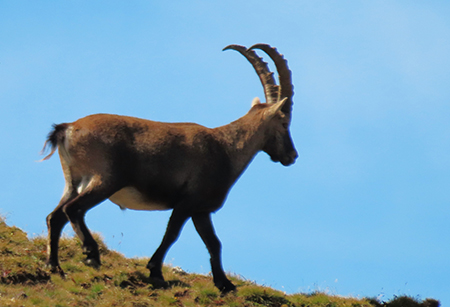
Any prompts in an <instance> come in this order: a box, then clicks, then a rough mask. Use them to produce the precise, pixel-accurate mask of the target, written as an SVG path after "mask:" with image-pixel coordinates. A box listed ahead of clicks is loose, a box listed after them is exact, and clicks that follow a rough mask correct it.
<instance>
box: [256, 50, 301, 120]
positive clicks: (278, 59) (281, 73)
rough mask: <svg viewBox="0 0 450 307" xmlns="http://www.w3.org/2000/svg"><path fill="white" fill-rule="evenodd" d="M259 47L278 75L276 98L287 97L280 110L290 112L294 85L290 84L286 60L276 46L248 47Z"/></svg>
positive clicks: (290, 79)
mask: <svg viewBox="0 0 450 307" xmlns="http://www.w3.org/2000/svg"><path fill="white" fill-rule="evenodd" d="M253 49H261V50H262V51H264V52H265V53H267V55H268V56H270V58H271V59H272V60H273V62H274V63H275V66H276V67H277V71H278V77H279V81H280V97H278V99H283V98H285V97H286V98H287V99H288V101H286V103H285V104H284V106H283V108H282V111H283V112H284V113H291V111H292V104H293V101H292V96H294V86H293V85H292V77H291V71H290V70H289V67H288V64H287V61H286V60H285V59H284V57H283V55H282V54H280V53H279V52H278V51H277V49H276V48H274V47H271V46H269V45H267V44H256V45H253V46H252V47H250V48H249V50H253Z"/></svg>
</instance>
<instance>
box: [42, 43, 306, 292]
mask: <svg viewBox="0 0 450 307" xmlns="http://www.w3.org/2000/svg"><path fill="white" fill-rule="evenodd" d="M232 49H233V48H232ZM240 52H241V53H242V52H249V53H251V54H254V53H253V52H252V51H244V50H243V49H240ZM252 59H253V61H255V62H254V63H252V64H253V65H254V66H255V65H258V62H257V61H258V60H257V59H256V58H255V57H253V58H252ZM255 59H256V60H255ZM258 59H259V58H258ZM255 69H256V68H255ZM286 69H287V68H286ZM257 72H258V70H257ZM258 73H259V72H258ZM261 80H263V81H262V82H263V86H264V85H265V84H264V82H266V81H264V80H265V79H264V78H262V79H261ZM267 82H268V81H267ZM280 83H281V82H280ZM281 84H283V83H281ZM270 86H272V88H275V87H274V86H273V85H270V84H267V85H266V86H265V88H270ZM291 94H292V93H291ZM286 103H292V102H291V97H285V98H284V99H283V100H280V101H277V102H275V103H271V104H262V103H259V102H258V101H256V100H255V101H254V103H253V104H252V108H251V109H250V111H249V112H248V113H247V114H246V115H244V116H243V117H241V118H240V119H238V120H236V121H234V122H232V123H230V124H228V125H225V126H222V127H218V128H214V129H210V128H206V127H203V126H201V125H198V124H193V123H162V122H155V121H150V120H145V119H140V118H135V117H128V116H119V115H110V114H96V115H90V116H87V117H84V118H81V119H79V120H77V121H75V122H73V123H65V124H60V125H55V126H54V130H53V132H51V133H50V134H49V136H48V138H47V141H46V145H48V144H50V147H51V152H50V154H49V155H47V156H46V157H45V158H44V159H48V158H50V157H51V156H52V154H53V153H54V152H55V150H56V148H58V149H59V156H60V160H61V165H62V168H63V172H64V177H65V180H66V189H65V191H64V194H63V197H62V199H61V201H60V203H59V205H58V206H57V207H56V209H55V210H54V211H53V212H52V213H51V214H50V215H49V216H48V217H47V224H48V229H49V246H48V255H49V256H48V264H49V265H50V266H51V267H52V268H53V270H56V271H59V272H62V270H61V268H60V267H59V263H58V241H59V237H60V234H61V230H62V228H63V227H64V225H65V224H66V223H67V222H68V221H70V222H71V224H72V227H73V228H74V230H75V232H76V233H77V235H78V236H79V237H80V239H81V240H82V242H83V248H84V252H85V253H86V255H87V262H88V263H89V264H92V265H100V258H99V253H98V247H97V244H96V242H95V241H94V239H93V238H92V236H91V234H90V232H89V230H88V229H87V226H86V225H85V223H84V214H85V213H86V212H87V211H88V210H89V209H91V208H92V207H93V206H95V205H97V204H98V203H100V202H101V201H103V200H105V199H107V198H109V199H110V200H111V201H112V202H115V203H116V204H118V205H119V206H120V207H121V208H130V209H135V210H165V209H173V213H172V217H171V219H170V221H169V225H168V227H167V231H166V234H165V236H164V239H163V242H162V243H161V246H160V247H159V248H158V250H157V251H156V252H155V254H154V255H153V257H152V258H151V260H150V262H149V264H148V268H149V269H150V270H151V277H152V278H153V279H154V280H157V281H160V282H161V281H163V276H162V273H161V265H162V261H163V259H164V256H165V254H166V252H167V250H168V248H169V247H170V245H171V244H172V243H173V242H175V240H176V239H177V237H178V235H179V232H180V231H181V227H182V226H183V224H184V223H185V221H186V220H187V219H188V218H192V219H193V221H194V225H195V227H196V229H197V231H198V232H199V234H200V236H201V237H202V239H203V241H204V242H205V244H206V246H207V247H208V250H209V252H210V254H211V265H212V271H213V277H214V282H215V284H216V286H217V287H218V288H219V289H221V290H222V291H225V292H226V291H231V290H233V289H234V286H233V285H232V283H231V282H230V281H229V280H228V279H227V278H226V276H225V274H224V272H223V269H222V265H221V260H220V241H219V240H218V238H217V236H216V235H215V233H214V230H213V226H212V223H211V219H210V214H211V212H214V211H216V210H218V209H219V208H220V207H221V206H222V205H223V202H224V201H225V198H226V196H227V194H228V192H229V190H230V188H231V186H232V185H233V184H234V183H235V182H236V180H237V179H238V178H239V176H240V175H241V174H242V172H243V171H244V170H245V168H246V167H247V166H248V164H249V163H250V162H251V160H252V159H253V157H254V156H255V155H256V154H257V153H258V152H259V151H261V150H263V151H265V152H266V153H268V154H269V155H270V157H271V158H272V160H273V161H279V162H281V163H282V164H283V165H286V166H287V165H290V164H292V163H294V161H295V159H296V158H297V152H296V151H295V148H294V145H293V143H292V140H291V137H290V134H289V124H290V118H291V115H290V113H286V112H284V111H282V110H283V109H285V105H286ZM44 148H45V146H44Z"/></svg>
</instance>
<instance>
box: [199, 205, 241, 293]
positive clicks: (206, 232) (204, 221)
mask: <svg viewBox="0 0 450 307" xmlns="http://www.w3.org/2000/svg"><path fill="white" fill-rule="evenodd" d="M192 221H193V222H194V225H195V229H197V232H198V234H199V235H200V237H201V238H202V240H203V242H204V243H205V245H206V247H207V248H208V251H209V254H210V256H211V270H212V274H213V279H214V284H215V285H216V287H217V288H219V290H220V291H222V293H227V292H230V291H234V290H236V286H235V285H233V284H232V283H231V281H229V280H228V278H227V277H226V275H225V272H224V271H223V268H222V256H221V249H222V244H221V243H220V240H219V238H218V237H217V236H216V234H215V232H214V227H213V224H212V221H211V213H208V212H207V213H198V214H195V215H193V216H192Z"/></svg>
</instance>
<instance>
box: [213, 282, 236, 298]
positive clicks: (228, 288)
mask: <svg viewBox="0 0 450 307" xmlns="http://www.w3.org/2000/svg"><path fill="white" fill-rule="evenodd" d="M216 287H217V288H219V290H220V292H221V293H222V295H225V294H228V293H230V292H235V291H236V286H235V285H233V284H232V283H231V281H229V280H227V282H225V283H224V284H223V285H217V286H216Z"/></svg>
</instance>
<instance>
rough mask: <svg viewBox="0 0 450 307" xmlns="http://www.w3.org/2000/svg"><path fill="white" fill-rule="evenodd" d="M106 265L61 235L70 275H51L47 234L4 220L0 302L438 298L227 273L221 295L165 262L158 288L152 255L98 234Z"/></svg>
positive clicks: (345, 303) (431, 306)
mask: <svg viewBox="0 0 450 307" xmlns="http://www.w3.org/2000/svg"><path fill="white" fill-rule="evenodd" d="M96 240H97V241H98V243H99V247H100V253H101V257H102V267H101V268H100V269H98V270H97V269H94V268H91V267H88V266H86V265H84V264H83V260H84V256H83V254H82V252H81V245H80V242H79V241H78V240H77V239H75V238H62V239H61V243H60V260H61V266H62V269H63V270H64V271H65V273H66V276H65V277H64V278H63V277H61V276H59V275H57V274H50V273H49V271H48V269H46V268H45V259H46V243H47V240H46V238H44V237H37V238H33V239H31V240H29V239H28V237H27V235H26V233H25V232H23V231H22V230H20V229H19V228H17V227H10V226H8V225H7V224H6V223H5V221H4V219H2V218H0V306H61V307H62V306H85V307H90V306H100V307H101V306H125V307H127V306H130V307H144V306H155V307H158V306H161V307H162V306H164V307H166V306H176V307H178V306H187V307H188V306H235V307H238V306H239V307H240V306H244V307H256V306H270V307H369V306H375V307H378V306H390V307H396V306H422V307H437V306H439V302H438V301H435V300H432V299H427V300H425V301H418V300H416V299H414V298H410V297H405V296H403V297H396V298H395V299H394V300H392V301H390V302H379V301H377V300H375V299H356V298H351V297H347V298H345V297H340V296H330V295H326V294H324V293H319V292H314V293H309V294H301V293H298V294H293V295H286V294H284V293H283V292H281V291H277V290H274V289H271V288H269V287H263V286H259V285H256V284H255V283H253V282H249V281H246V280H243V279H242V278H239V277H237V276H229V278H230V279H231V280H232V281H233V283H234V284H235V285H236V286H237V291H236V292H235V293H230V294H227V295H225V296H222V295H221V293H220V292H219V291H218V290H217V289H216V288H215V287H214V284H213V283H212V277H211V276H205V275H200V274H186V273H185V272H183V271H181V270H179V269H174V268H172V267H170V266H164V268H163V274H164V276H165V278H166V280H167V281H168V283H169V287H167V288H165V289H160V288H156V287H154V286H153V285H152V284H151V283H150V281H149V278H148V274H149V272H148V270H147V269H146V268H145V266H146V264H147V262H148V259H143V258H139V259H136V258H133V259H128V258H125V257H124V256H123V255H121V254H120V253H117V252H115V251H112V250H109V249H108V248H107V247H106V245H105V244H104V243H103V241H102V239H101V238H100V236H99V235H96Z"/></svg>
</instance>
